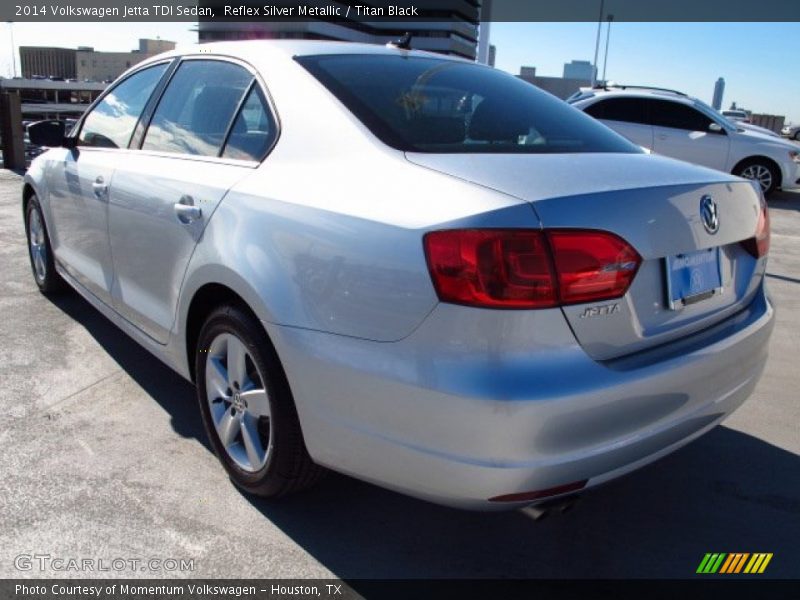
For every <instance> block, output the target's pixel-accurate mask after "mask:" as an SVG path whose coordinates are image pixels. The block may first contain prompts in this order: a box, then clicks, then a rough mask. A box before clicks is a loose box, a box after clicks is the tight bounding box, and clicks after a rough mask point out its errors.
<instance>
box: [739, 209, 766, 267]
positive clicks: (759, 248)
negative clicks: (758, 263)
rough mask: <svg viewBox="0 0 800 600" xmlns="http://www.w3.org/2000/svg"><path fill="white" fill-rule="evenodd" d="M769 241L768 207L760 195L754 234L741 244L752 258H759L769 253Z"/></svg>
mask: <svg viewBox="0 0 800 600" xmlns="http://www.w3.org/2000/svg"><path fill="white" fill-rule="evenodd" d="M769 239H770V231H769V207H767V201H766V200H765V199H764V195H763V194H762V195H761V206H760V208H759V213H758V223H757V224H756V233H755V235H754V236H753V237H752V238H750V239H748V240H745V241H744V242H742V245H743V246H744V248H745V250H747V251H748V252H749V253H750V254H752V255H753V257H754V258H761V257H762V256H766V255H767V253H768V252H769Z"/></svg>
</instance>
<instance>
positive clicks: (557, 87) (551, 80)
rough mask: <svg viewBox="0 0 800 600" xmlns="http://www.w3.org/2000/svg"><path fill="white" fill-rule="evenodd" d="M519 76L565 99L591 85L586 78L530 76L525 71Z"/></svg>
mask: <svg viewBox="0 0 800 600" xmlns="http://www.w3.org/2000/svg"><path fill="white" fill-rule="evenodd" d="M519 78H520V79H522V80H523V81H527V82H528V83H532V84H533V85H535V86H536V87H538V88H541V89H543V90H544V91H546V92H550V93H551V94H553V96H556V97H557V98H561V99H562V100H566V99H567V98H569V97H570V96H571V95H572V94H574V93H575V92H577V91H578V90H579V89H580V88H582V87H588V86H590V85H591V81H589V80H588V79H564V78H563V77H530V76H527V75H526V73H525V72H523V74H522V75H519Z"/></svg>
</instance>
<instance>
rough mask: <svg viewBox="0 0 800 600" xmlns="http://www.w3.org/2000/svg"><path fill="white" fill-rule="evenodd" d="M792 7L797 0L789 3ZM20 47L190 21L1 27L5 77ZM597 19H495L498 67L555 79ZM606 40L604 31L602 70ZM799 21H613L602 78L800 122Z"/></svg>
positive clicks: (586, 54) (98, 38) (133, 40)
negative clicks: (720, 82) (719, 85)
mask: <svg viewBox="0 0 800 600" xmlns="http://www.w3.org/2000/svg"><path fill="white" fill-rule="evenodd" d="M795 1H796V0H795ZM11 27H13V30H14V42H15V44H16V45H17V46H21V45H52V46H65V47H75V46H79V45H81V46H94V47H95V48H96V49H98V50H109V51H110V50H117V51H120V50H131V49H133V48H135V47H137V44H138V42H137V40H138V38H140V37H156V36H160V37H161V38H163V39H170V40H175V41H178V42H180V43H193V42H195V41H196V40H197V34H196V33H195V32H194V31H193V29H194V27H195V26H194V24H192V23H102V24H99V23H70V24H63V23H15V24H14V25H13V26H9V25H8V24H6V23H2V24H0V74H2V75H5V76H8V75H9V74H10V71H11V43H10V42H11V40H10V36H9V33H10V28H11ZM596 33H597V24H596V23H492V25H491V36H490V37H491V41H492V43H493V44H495V45H496V46H497V67H499V68H501V69H504V70H506V71H509V72H511V73H514V74H516V73H519V68H520V66H522V65H528V66H534V67H536V68H537V73H538V74H540V75H552V76H561V75H562V70H563V65H564V63H565V62H569V61H570V60H573V59H577V60H592V59H593V57H594V47H595V37H596ZM604 43H605V25H604V30H603V36H602V40H601V48H600V62H599V67H600V71H601V72H602V64H603V63H602V58H603V51H604V46H603V44H604ZM798 63H800V23H614V24H613V25H612V28H611V44H610V46H609V53H608V71H607V76H608V78H609V79H611V80H613V81H616V82H619V83H636V84H640V85H655V86H662V87H669V88H674V89H679V90H682V91H685V92H687V93H689V94H691V95H693V96H697V97H699V98H701V99H702V100H705V101H706V102H710V100H711V94H712V92H713V89H714V82H715V81H716V80H717V78H718V77H724V78H725V82H726V86H725V98H724V106H725V108H727V107H728V106H729V105H730V103H731V101H736V103H737V104H738V105H739V106H742V107H744V108H747V109H750V110H753V111H755V112H763V113H770V114H782V115H785V116H786V117H787V119H788V120H791V121H794V122H798V121H800V76H798V73H800V66H799V65H798Z"/></svg>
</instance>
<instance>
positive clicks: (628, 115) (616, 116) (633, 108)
mask: <svg viewBox="0 0 800 600" xmlns="http://www.w3.org/2000/svg"><path fill="white" fill-rule="evenodd" d="M645 110H646V106H645V104H644V102H643V101H642V99H641V98H608V99H606V100H600V101H599V102H595V103H594V104H592V105H591V106H590V107H588V108H587V109H586V113H587V114H589V115H591V116H593V117H594V118H595V119H607V120H609V121H623V122H626V123H644V124H646V123H647V117H646V113H645Z"/></svg>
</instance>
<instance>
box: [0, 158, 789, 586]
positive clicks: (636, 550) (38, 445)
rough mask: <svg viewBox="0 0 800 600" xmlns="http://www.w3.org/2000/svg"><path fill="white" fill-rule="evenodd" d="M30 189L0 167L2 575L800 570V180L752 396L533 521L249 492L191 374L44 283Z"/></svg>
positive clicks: (325, 490) (357, 498)
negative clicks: (31, 222) (67, 561)
mask: <svg viewBox="0 0 800 600" xmlns="http://www.w3.org/2000/svg"><path fill="white" fill-rule="evenodd" d="M19 193H20V177H19V176H17V175H14V174H12V173H9V172H4V171H0V265H1V268H2V273H3V277H2V280H0V339H2V341H3V343H2V345H0V365H2V367H1V369H2V384H1V385H0V413H2V414H3V415H4V419H3V426H2V428H0V448H2V452H0V490H2V491H1V492H0V577H18V576H50V577H55V576H79V575H81V573H74V572H66V573H63V572H56V571H53V570H46V571H44V572H39V571H38V568H35V569H34V570H33V571H28V572H20V571H18V570H16V569H15V567H14V559H15V557H17V556H18V555H20V554H50V555H51V556H53V557H62V558H93V559H104V560H105V561H111V559H113V558H117V557H121V558H125V559H130V558H139V559H145V558H162V559H163V558H176V559H193V560H194V571H193V572H184V573H167V574H170V575H174V576H197V577H287V578H288V577H330V576H336V577H341V578H370V577H372V578H407V577H523V578H524V577H567V578H575V577H600V578H604V577H608V578H614V577H688V576H691V575H692V574H693V573H694V570H695V569H696V567H697V565H698V563H699V562H700V559H701V558H702V556H703V554H704V553H706V552H773V553H774V558H773V560H772V563H771V564H770V566H769V568H768V573H769V575H771V576H774V577H794V578H796V577H800V545H798V543H797V540H798V539H800V458H799V457H798V453H800V426H798V423H800V401H799V399H800V393H799V392H798V390H800V366H799V365H798V362H797V361H798V357H800V293H799V292H800V194H789V193H783V194H778V195H776V196H775V197H774V198H772V199H771V202H770V204H771V207H772V211H771V212H772V224H773V237H772V248H773V252H772V257H771V259H770V268H769V286H770V288H771V291H772V294H773V296H774V299H775V301H776V303H777V305H778V308H779V311H778V324H777V327H776V330H775V334H774V337H773V339H772V347H771V357H770V361H769V364H768V367H767V371H766V374H765V376H764V378H763V380H762V381H761V383H760V385H759V386H758V389H757V390H756V393H755V394H754V396H753V397H752V398H751V399H750V400H749V401H748V402H747V403H746V404H745V405H744V406H743V407H742V408H741V409H740V410H739V411H738V412H737V413H736V414H735V415H734V416H733V417H732V418H730V419H729V420H728V421H727V422H726V423H725V425H724V426H721V427H718V428H717V429H716V430H714V431H713V432H711V433H709V434H708V435H706V436H705V437H703V438H701V439H700V440H698V441H696V442H695V443H693V444H691V445H690V446H688V447H687V448H685V449H683V450H681V451H679V452H677V453H675V454H673V455H671V456H669V457H667V458H665V459H663V460H661V461H659V462H657V463H656V464H654V465H652V466H650V467H648V468H645V469H644V470H641V471H639V472H637V473H635V474H633V475H631V476H629V477H626V478H624V479H622V480H620V481H617V482H614V483H612V484H610V485H608V486H606V487H605V488H603V489H601V490H599V491H597V492H595V493H592V494H589V495H588V496H587V497H586V498H584V499H583V501H582V502H581V503H580V504H579V505H578V507H577V508H576V509H575V510H573V511H572V512H570V513H567V514H565V515H560V516H557V517H550V518H548V519H545V520H544V521H541V522H534V521H533V520H532V519H530V518H529V517H528V516H526V515H524V514H522V513H520V512H513V513H504V514H479V513H468V512H460V511H456V510H450V509H446V508H441V507H438V506H434V505H431V504H427V503H424V502H420V501H417V500H412V499H409V498H406V497H403V496H400V495H398V494H395V493H392V492H388V491H384V490H381V489H379V488H376V487H373V486H371V485H368V484H365V483H361V482H358V481H355V480H353V479H350V478H347V477H343V476H339V475H331V476H330V477H328V478H327V479H326V480H325V481H324V482H323V483H322V484H321V485H320V486H319V487H317V488H316V489H314V490H313V491H311V492H308V493H306V494H303V495H301V496H297V497H294V498H292V499H291V500H286V501H281V502H267V501H264V500H260V499H253V498H248V497H245V496H243V495H242V494H240V493H239V492H238V491H237V490H236V489H235V488H234V487H233V486H232V485H231V484H230V483H229V481H228V480H227V479H226V477H225V475H224V473H223V470H222V468H221V467H220V466H219V465H218V464H217V461H216V459H215V457H214V456H213V455H212V453H211V451H210V450H209V448H208V446H207V444H206V442H205V436H204V434H203V431H202V427H201V423H200V418H199V415H198V413H197V410H196V407H195V404H194V396H193V389H192V387H191V386H190V385H189V384H188V383H186V382H185V381H183V380H182V379H181V378H179V377H178V376H177V375H175V374H173V373H172V372H170V371H169V370H168V369H167V368H166V367H164V366H162V365H161V363H159V362H158V361H157V360H156V359H154V358H152V357H151V356H150V355H148V354H147V353H146V352H145V351H144V350H142V349H141V348H140V347H139V346H138V345H136V344H135V343H134V342H133V341H131V340H130V339H128V338H127V337H125V336H124V335H123V334H122V333H120V332H119V331H118V330H117V329H116V328H115V327H114V326H112V325H111V324H110V323H109V322H108V321H107V320H106V319H104V318H103V317H102V316H100V314H99V313H97V312H96V311H95V310H93V309H92V308H91V307H90V306H89V305H88V304H87V303H86V302H85V301H83V300H82V299H81V298H79V297H78V296H77V295H76V294H74V293H67V294H65V295H63V296H61V297H60V298H58V299H56V300H53V301H51V300H48V299H46V298H45V297H43V296H41V295H40V294H39V293H38V291H37V290H36V287H35V285H34V283H33V280H32V277H31V272H30V267H29V264H28V259H27V256H26V249H25V243H24V233H23V225H22V219H21V212H20V207H19ZM110 574H111V575H117V576H125V577H138V576H146V577H158V576H161V575H164V574H165V573H164V572H158V571H155V572H153V571H145V572H137V571H130V570H125V571H122V572H120V573H118V574H115V573H113V572H112V573H110ZM84 575H91V573H88V574H84Z"/></svg>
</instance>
